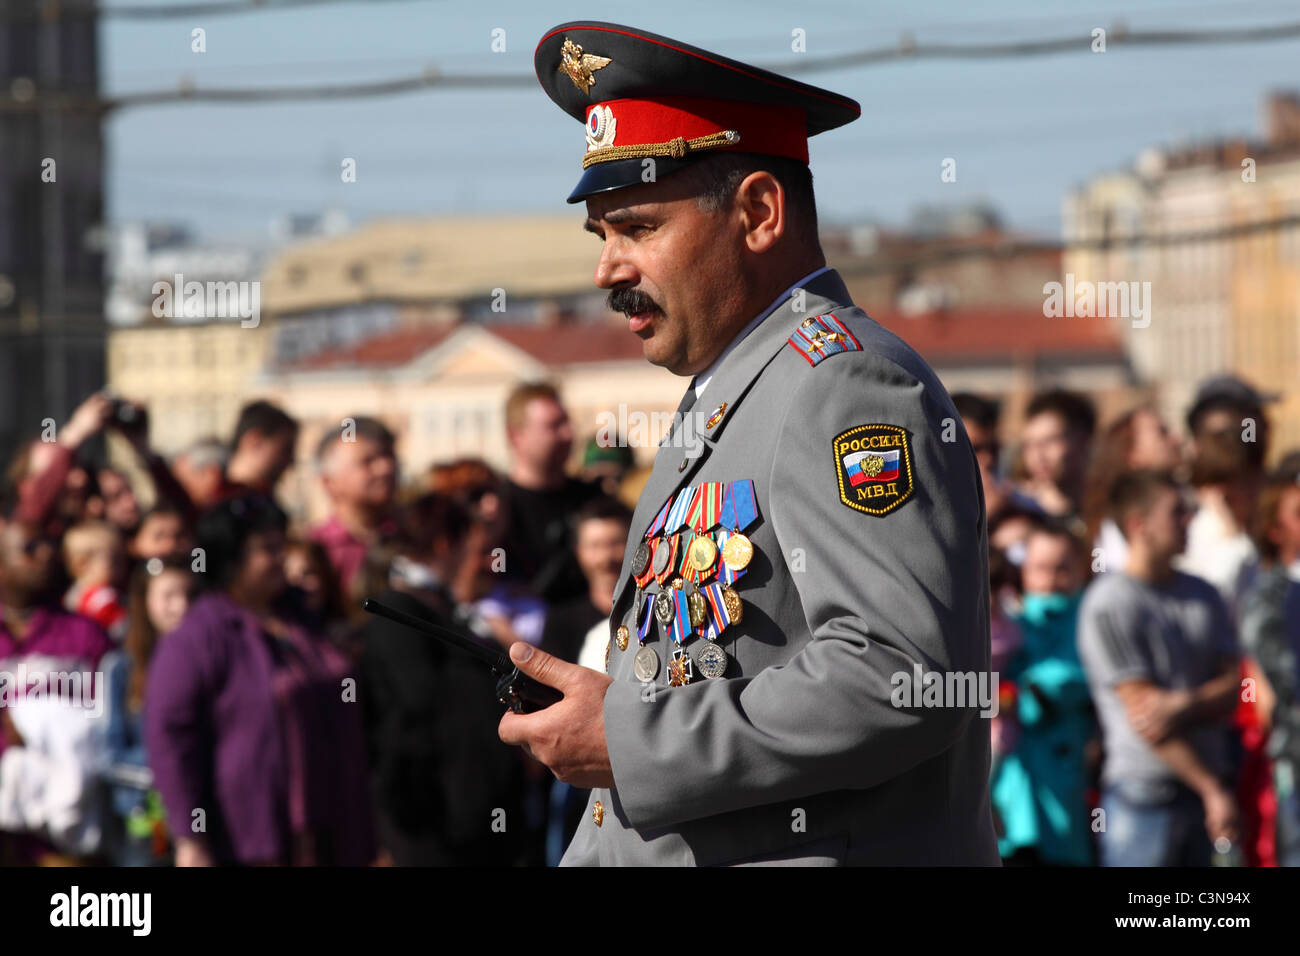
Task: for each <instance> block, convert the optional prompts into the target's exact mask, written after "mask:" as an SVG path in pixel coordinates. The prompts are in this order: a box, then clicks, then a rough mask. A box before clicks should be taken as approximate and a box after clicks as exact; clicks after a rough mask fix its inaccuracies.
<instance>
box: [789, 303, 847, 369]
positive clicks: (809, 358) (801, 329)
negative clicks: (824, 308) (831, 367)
mask: <svg viewBox="0 0 1300 956" xmlns="http://www.w3.org/2000/svg"><path fill="white" fill-rule="evenodd" d="M786 344H787V345H789V346H790V348H792V349H794V350H795V351H796V352H798V353H799V354H800V355H802V356H803V358H804V361H806V362H807V363H808V364H809V365H816V364H817V363H818V362H820V361H822V360H823V359H825V358H828V357H829V356H831V355H837V354H838V353H840V352H861V351H862V343H861V342H859V341H858V340H857V339H856V338H855V337H854V335H853V333H852V332H850V331H849V329H848V326H846V325H845V324H844V323H843V322H841V321H840V320H839V319H837V318H836V317H835V313H834V312H827V313H826V314H825V315H815V316H812V317H811V318H807V319H804V320H803V321H802V322H800V323H799V325H798V327H797V328H796V329H795V330H794V333H793V334H792V335H791V336H790V337H789V338H788V339H786Z"/></svg>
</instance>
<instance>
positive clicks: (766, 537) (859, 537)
mask: <svg viewBox="0 0 1300 956" xmlns="http://www.w3.org/2000/svg"><path fill="white" fill-rule="evenodd" d="M800 306H801V307H800ZM827 313H829V314H831V315H833V316H834V318H835V320H838V322H839V323H840V326H839V327H843V328H845V329H846V330H847V331H848V332H849V333H851V335H850V336H849V337H848V338H844V337H841V338H840V341H841V342H844V343H845V344H860V346H861V348H860V349H854V350H848V351H842V352H839V353H838V354H830V355H828V356H826V357H825V358H823V359H821V360H820V361H815V358H816V356H815V354H814V353H813V352H812V351H811V349H810V347H808V346H807V345H806V344H804V343H803V340H802V339H800V340H799V342H798V343H797V344H790V343H789V342H788V341H787V339H788V338H789V337H790V336H792V335H795V337H796V339H799V336H798V335H797V334H796V330H797V329H799V328H801V327H802V328H805V329H807V327H808V326H807V325H802V326H801V323H802V322H803V320H804V319H806V318H810V317H815V316H822V315H825V314H827ZM834 327H835V326H832V328H834ZM855 340H856V341H855ZM828 351H829V350H828ZM724 402H725V403H726V406H725V409H723V410H722V413H721V415H717V414H715V410H716V409H718V408H719V406H722V404H723V403H724ZM683 404H684V405H685V404H686V402H685V401H684V402H683ZM699 406H700V407H696V408H694V409H692V410H691V412H692V414H693V416H694V418H693V421H695V422H697V423H698V427H699V430H700V431H701V432H702V433H703V434H702V436H701V440H700V441H699V442H697V443H696V446H697V447H696V448H695V449H694V450H695V451H697V453H696V454H695V455H694V456H693V457H692V456H690V455H689V454H688V451H689V450H691V449H688V448H683V447H681V444H680V443H679V442H678V441H675V437H676V436H675V435H670V436H669V437H668V438H667V439H665V441H664V443H663V444H661V446H660V448H659V451H658V454H657V457H656V459H655V465H654V471H653V473H652V475H651V477H650V479H649V481H648V482H647V484H646V487H645V490H644V492H643V494H642V496H641V499H640V501H639V503H638V506H637V509H636V514H635V516H634V519H633V527H632V531H631V537H630V540H629V543H628V547H627V556H626V557H625V560H624V563H623V570H622V575H621V577H620V580H619V584H618V586H617V587H616V589H615V597H614V606H613V610H612V612H611V615H610V621H609V627H610V634H611V637H612V636H613V635H614V633H615V630H616V629H617V627H618V626H619V625H620V624H625V625H627V626H628V627H629V628H630V629H631V631H632V638H631V640H630V641H629V643H628V647H627V649H626V650H620V649H619V648H618V646H617V643H614V644H613V646H612V647H611V649H610V658H609V673H610V675H611V676H612V677H613V678H614V683H612V684H611V685H610V687H609V690H608V691H607V693H606V696H605V702H604V719H605V737H606V740H607V743H608V747H609V755H610V763H611V766H612V768H613V776H614V782H615V786H614V787H613V788H612V789H608V790H606V789H596V790H593V791H592V794H591V797H590V800H589V802H588V806H587V813H586V815H585V817H584V818H583V821H582V824H581V826H580V828H579V830H578V832H577V833H576V835H575V836H574V839H573V842H572V843H571V844H570V846H569V848H568V850H567V851H566V853H565V855H564V858H563V860H562V862H561V865H562V866H580V865H629V864H630V865H669V866H672V865H702V866H703V865H720V864H741V863H769V864H822V865H827V864H829V865H835V864H846V863H848V864H883V865H942V864H956V865H996V864H997V863H998V854H997V844H996V839H995V836H994V832H993V824H992V816H991V812H990V801H989V785H988V774H989V724H988V721H987V720H985V719H982V718H981V717H980V716H979V713H978V711H979V706H978V704H976V703H974V702H969V706H965V707H956V706H933V707H922V706H896V703H898V702H899V701H900V700H902V701H903V703H912V704H919V703H920V700H919V699H918V700H913V701H906V700H903V699H902V698H899V697H898V696H897V694H896V693H895V688H897V687H900V686H901V684H900V681H902V680H903V679H906V681H907V682H909V683H911V682H912V681H913V680H914V678H915V677H916V675H917V674H918V668H919V672H921V673H928V672H937V673H938V674H939V675H947V674H949V673H950V672H962V673H970V674H977V673H979V672H985V673H987V671H988V668H989V581H988V558H987V529H986V527H985V515H984V500H983V493H982V491H981V487H980V482H979V474H978V470H977V466H976V462H975V457H974V453H973V451H972V449H971V446H970V442H969V440H968V439H967V437H966V433H965V431H964V430H963V428H962V425H961V419H960V418H959V416H958V414H957V412H956V410H955V409H954V407H953V404H952V401H951V399H950V398H949V396H948V393H947V391H946V390H945V389H944V387H943V386H942V385H941V384H940V383H939V381H938V379H937V378H936V376H935V374H934V372H933V371H931V369H930V368H929V366H927V365H926V363H925V362H924V361H923V360H922V359H921V358H920V356H918V355H917V354H916V352H914V351H913V350H912V349H911V347H909V346H908V345H907V344H906V343H904V342H903V341H902V340H901V339H900V338H898V336H896V335H894V334H893V333H892V332H889V331H887V330H886V329H884V328H883V327H881V326H880V325H879V324H877V323H876V322H875V321H874V320H872V319H871V318H870V317H869V316H867V315H866V313H864V312H863V311H862V310H861V309H858V308H856V307H854V306H853V305H852V303H851V301H850V299H849V295H848V291H847V289H846V288H845V287H844V284H843V281H842V280H841V279H840V277H839V275H838V274H837V273H835V272H834V271H829V272H825V273H822V274H821V275H820V276H817V277H815V278H813V279H811V280H809V281H808V282H807V285H806V286H805V288H804V289H803V290H802V294H801V293H800V290H796V292H795V293H794V294H793V295H791V297H790V298H789V299H788V300H786V301H785V302H783V303H781V304H779V305H777V306H776V307H775V308H774V309H773V311H772V312H771V313H770V314H769V315H768V316H767V317H766V318H764V319H763V320H762V321H761V322H760V323H759V324H758V326H757V327H755V328H754V329H753V331H751V332H750V333H749V334H748V335H747V336H746V337H745V338H744V339H742V340H741V341H740V342H739V343H738V344H737V345H736V347H735V348H734V349H733V350H732V351H731V352H730V353H729V354H728V355H727V356H726V358H725V359H724V360H723V361H722V363H721V364H720V365H719V367H718V368H717V370H716V372H715V374H714V376H713V378H712V380H711V381H710V382H709V385H708V387H707V391H706V392H705V393H704V395H703V396H702V397H701V399H700V402H699ZM706 419H707V420H708V421H710V422H712V423H713V424H712V425H711V426H707V425H706V424H705V421H706ZM876 425H886V426H893V429H882V428H875V427H869V428H866V429H859V426H876ZM900 430H901V431H900ZM846 435H847V437H842V436H846ZM854 435H858V436H862V437H866V438H870V437H871V436H880V435H885V436H889V435H901V436H904V437H903V439H902V440H898V441H894V440H892V439H889V438H885V439H883V441H884V443H885V444H889V443H890V442H891V441H893V442H894V443H893V449H894V450H897V451H899V452H900V455H899V456H898V457H897V458H895V459H893V461H894V462H895V463H896V467H898V468H899V469H900V476H899V480H898V481H897V482H896V483H895V485H894V486H893V493H892V495H890V496H889V498H888V500H887V501H883V502H881V501H876V500H873V499H870V498H868V497H866V494H865V493H863V492H860V491H859V487H857V486H854V485H853V484H852V483H851V480H850V481H846V480H845V478H846V474H847V473H848V466H847V465H846V464H845V461H846V460H851V459H852V458H853V457H854V456H853V455H852V454H848V453H846V449H851V448H855V447H858V446H855V445H853V444H850V443H851V442H852V440H853V436H854ZM878 443H879V442H878ZM868 444H869V443H868ZM863 447H866V445H864V446H863ZM683 463H684V464H683ZM873 467H876V469H877V472H878V470H879V462H878V461H877V462H876V463H875V464H874V465H873ZM887 467H893V465H891V466H887ZM743 479H750V480H752V481H753V486H754V491H755V498H756V501H757V505H758V520H757V521H756V522H755V523H754V524H753V525H752V526H751V527H750V528H749V529H748V530H747V531H746V534H747V535H748V537H749V538H750V540H751V541H752V543H753V546H754V556H753V558H752V560H751V563H750V565H749V568H748V571H747V573H746V575H745V576H744V577H743V578H741V579H740V580H739V581H737V582H736V584H735V589H736V591H737V593H738V594H739V595H740V597H741V598H742V601H743V617H742V619H741V621H740V622H739V623H734V624H732V625H731V626H729V627H728V628H726V630H725V631H723V633H722V635H721V638H720V640H719V644H720V645H721V646H722V647H723V648H724V649H725V650H726V651H727V654H728V657H729V658H730V660H729V662H728V666H727V670H726V673H725V675H724V676H723V677H721V678H717V679H713V680H706V679H704V678H703V677H702V676H700V675H699V674H698V673H697V674H696V676H695V678H694V680H693V681H692V682H691V683H689V684H686V685H684V686H678V687H670V686H668V684H667V680H666V668H665V667H662V666H661V667H660V669H659V673H658V675H657V678H656V681H655V683H654V685H653V687H651V686H650V685H643V684H642V683H641V682H639V681H638V680H637V679H636V677H635V676H634V674H633V669H632V663H633V656H634V654H635V653H636V651H637V649H638V644H637V639H636V636H635V635H636V627H635V621H634V620H633V617H634V610H633V607H634V604H635V601H634V596H635V592H636V586H635V583H634V582H632V581H631V580H630V571H629V567H630V565H631V563H632V553H633V550H634V549H635V547H636V545H637V544H638V543H639V542H640V541H641V540H642V538H643V535H644V532H645V531H646V529H647V528H648V527H649V526H650V524H651V523H652V522H653V521H654V519H655V516H656V515H657V514H658V512H659V511H660V509H661V507H662V506H663V504H664V502H665V501H666V500H667V499H668V498H669V496H671V495H673V494H675V493H676V492H678V491H679V490H680V489H682V488H683V487H686V486H689V485H697V484H699V483H702V482H708V481H720V482H730V481H739V480H743ZM858 480H862V479H861V478H859V479H858ZM881 484H882V483H880V482H867V483H866V484H865V485H864V486H862V487H867V488H868V490H869V491H877V492H878V491H879V489H880V486H881ZM650 634H651V636H650V637H649V638H648V639H647V643H648V644H649V645H650V646H653V647H655V648H656V650H657V652H658V654H659V656H660V659H661V660H666V659H667V657H668V653H669V652H670V651H671V649H672V648H671V646H670V647H667V648H666V647H665V640H666V639H665V637H664V635H663V633H662V631H660V630H659V629H658V627H657V626H656V627H655V628H653V629H652V630H651V632H650ZM697 640H698V639H697ZM650 641H653V642H654V643H650ZM687 647H688V648H689V647H691V645H690V644H689V643H688V644H687ZM900 675H901V676H900ZM917 697H918V698H919V697H920V695H919V694H918V695H917ZM949 703H951V701H949ZM597 801H599V802H600V803H601V806H602V808H603V814H602V816H603V819H602V820H601V823H600V824H599V825H597V823H596V821H595V819H594V813H593V809H594V806H595V803H596V802H597Z"/></svg>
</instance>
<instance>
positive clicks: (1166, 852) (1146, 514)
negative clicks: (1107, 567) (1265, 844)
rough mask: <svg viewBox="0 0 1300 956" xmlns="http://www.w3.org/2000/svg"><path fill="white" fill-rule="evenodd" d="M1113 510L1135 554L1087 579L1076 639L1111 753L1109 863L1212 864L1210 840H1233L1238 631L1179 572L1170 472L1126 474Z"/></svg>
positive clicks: (1202, 589) (1177, 506)
mask: <svg viewBox="0 0 1300 956" xmlns="http://www.w3.org/2000/svg"><path fill="white" fill-rule="evenodd" d="M1111 517H1112V518H1113V519H1114V521H1115V523H1116V525H1117V526H1118V527H1119V528H1120V529H1121V530H1122V531H1123V533H1124V537H1125V540H1126V542H1127V544H1128V556H1127V559H1126V563H1125V565H1124V568H1123V570H1121V571H1119V572H1118V573H1113V574H1107V575H1103V576H1101V577H1099V578H1097V579H1096V580H1095V581H1094V582H1093V583H1092V585H1091V586H1090V587H1089V588H1088V591H1087V593H1086V594H1085V595H1084V599H1083V604H1082V606H1081V607H1080V611H1079V637H1078V640H1079V657H1080V659H1081V660H1082V661H1083V665H1084V669H1085V670H1086V671H1087V674H1088V682H1089V685H1090V686H1091V688H1092V695H1093V700H1094V702H1095V704H1096V706H1097V711H1098V717H1099V719H1100V722H1101V727H1102V733H1103V735H1104V743H1105V751H1106V757H1105V763H1104V765H1103V768H1102V808H1103V810H1104V811H1105V820H1104V829H1103V830H1102V831H1101V859H1102V863H1103V865H1106V866H1178V865H1183V866H1187V865H1205V864H1208V863H1209V854H1210V841H1211V840H1213V841H1216V842H1218V841H1219V840H1227V841H1229V842H1235V841H1236V839H1237V811H1236V805H1235V802H1234V800H1233V798H1232V795H1231V791H1230V785H1229V784H1230V781H1231V775H1232V769H1233V768H1232V763H1231V751H1230V747H1231V736H1230V735H1231V730H1230V726H1229V724H1228V718H1229V716H1230V715H1231V713H1232V711H1233V708H1234V707H1235V705H1236V701H1237V688H1238V678H1239V661H1238V651H1237V643H1236V635H1235V631H1234V628H1233V625H1232V621H1231V618H1230V617H1229V614H1228V610H1227V608H1226V606H1225V605H1224V603H1223V599H1222V598H1221V597H1220V596H1219V594H1218V592H1217V591H1216V590H1215V589H1214V587H1213V586H1212V585H1210V584H1209V583H1207V582H1205V581H1202V580H1201V579H1200V578H1196V577H1192V576H1191V575H1187V574H1182V573H1180V572H1177V571H1175V570H1174V569H1173V563H1172V562H1173V558H1174V556H1175V555H1177V554H1179V553H1180V552H1181V551H1182V550H1183V547H1184V545H1185V544H1186V538H1187V535H1186V529H1187V519H1188V509H1187V506H1186V504H1185V503H1184V500H1183V496H1182V493H1181V490H1180V488H1179V486H1178V484H1177V483H1176V482H1175V481H1174V480H1173V479H1172V478H1171V477H1170V476H1169V475H1168V474H1166V473H1161V472H1134V473H1131V474H1127V475H1124V476H1121V478H1120V479H1119V480H1118V481H1117V482H1116V483H1115V486H1114V488H1113V490H1112V493H1111ZM1207 835H1208V837H1209V839H1208V840H1207Z"/></svg>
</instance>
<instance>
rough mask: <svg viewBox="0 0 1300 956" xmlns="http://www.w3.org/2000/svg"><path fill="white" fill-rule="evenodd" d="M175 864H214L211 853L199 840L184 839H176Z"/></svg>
mask: <svg viewBox="0 0 1300 956" xmlns="http://www.w3.org/2000/svg"><path fill="white" fill-rule="evenodd" d="M176 865H177V866H214V865H215V864H214V863H213V861H212V854H210V853H209V852H208V848H207V846H206V845H205V844H203V843H202V842H200V841H199V840H193V839H186V840H177V841H176Z"/></svg>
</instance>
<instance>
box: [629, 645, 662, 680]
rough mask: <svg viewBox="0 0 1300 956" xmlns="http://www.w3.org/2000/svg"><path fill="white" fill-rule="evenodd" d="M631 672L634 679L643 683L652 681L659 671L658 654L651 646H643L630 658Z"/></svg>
mask: <svg viewBox="0 0 1300 956" xmlns="http://www.w3.org/2000/svg"><path fill="white" fill-rule="evenodd" d="M632 673H633V674H634V675H635V676H636V679H637V680H639V681H641V683H643V684H644V683H645V682H647V681H652V680H654V679H655V677H656V676H657V675H658V673H659V655H658V654H656V653H655V649H654V648H653V647H643V648H641V650H639V651H637V652H636V657H634V658H632Z"/></svg>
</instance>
